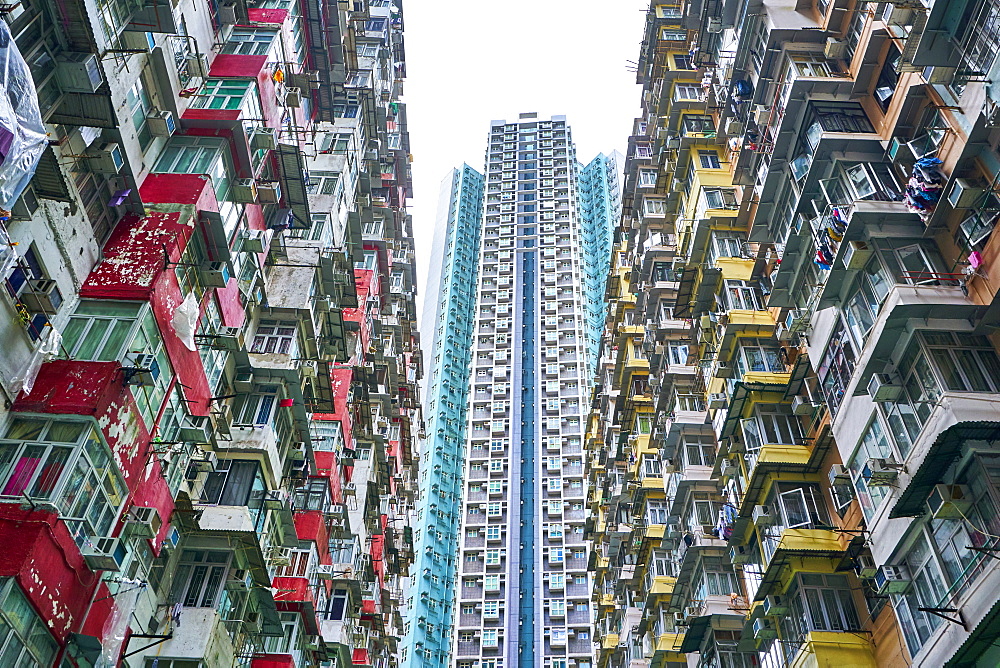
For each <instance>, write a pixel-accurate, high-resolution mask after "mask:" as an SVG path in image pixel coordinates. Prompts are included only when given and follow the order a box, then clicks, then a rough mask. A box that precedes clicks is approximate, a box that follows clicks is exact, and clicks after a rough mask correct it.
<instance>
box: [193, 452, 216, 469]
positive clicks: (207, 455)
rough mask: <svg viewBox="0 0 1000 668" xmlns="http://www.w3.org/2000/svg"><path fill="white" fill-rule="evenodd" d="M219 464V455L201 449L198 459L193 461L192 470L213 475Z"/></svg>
mask: <svg viewBox="0 0 1000 668" xmlns="http://www.w3.org/2000/svg"><path fill="white" fill-rule="evenodd" d="M218 464H219V455H217V454H216V453H215V452H213V451H212V450H201V449H199V452H198V457H197V458H195V459H192V460H191V465H190V468H191V469H192V470H194V471H195V472H196V473H212V472H213V471H215V467H216V466H218Z"/></svg>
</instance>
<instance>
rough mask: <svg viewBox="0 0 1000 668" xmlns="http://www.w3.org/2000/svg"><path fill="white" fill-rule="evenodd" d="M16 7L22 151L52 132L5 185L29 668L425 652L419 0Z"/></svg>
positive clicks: (10, 450)
mask: <svg viewBox="0 0 1000 668" xmlns="http://www.w3.org/2000/svg"><path fill="white" fill-rule="evenodd" d="M2 15H3V20H4V24H3V27H9V32H10V33H11V36H10V39H7V40H3V41H4V46H3V50H4V57H5V59H6V60H5V62H8V63H13V65H12V66H11V67H9V68H8V70H7V71H8V72H9V73H16V72H17V67H16V63H17V57H18V54H20V55H22V56H23V58H24V61H26V63H27V66H26V69H25V70H24V72H26V74H25V75H24V76H20V77H18V76H16V75H15V74H11V75H10V76H9V77H7V78H6V79H5V80H4V85H5V86H6V88H7V91H6V92H7V95H6V96H4V98H5V100H11V101H16V104H17V105H18V109H19V113H20V112H21V111H22V107H23V115H22V118H23V119H24V121H23V127H17V126H11V127H7V126H5V132H7V131H9V132H10V133H13V134H14V139H13V142H15V143H13V144H12V145H13V146H19V144H17V143H16V142H24V144H23V145H24V146H29V148H30V147H31V146H37V145H38V142H36V143H35V144H30V140H32V136H31V134H30V131H32V130H33V129H34V128H36V126H37V127H44V131H47V132H48V133H49V134H48V137H45V136H44V135H40V137H41V144H40V151H38V157H37V162H36V163H35V164H33V165H26V164H25V162H26V160H21V159H20V156H19V159H18V160H14V158H13V157H12V156H7V158H8V159H7V160H5V164H4V165H3V166H2V168H0V194H2V196H3V198H4V199H5V201H4V203H3V206H4V208H5V209H9V215H6V211H5V215H4V216H3V217H2V218H0V242H2V244H0V275H2V278H3V281H4V287H5V290H4V291H3V292H4V294H3V295H2V297H0V332H2V334H0V335H2V337H3V340H4V346H3V348H4V352H3V354H2V355H0V388H2V390H3V392H4V397H5V401H4V407H3V409H2V410H0V436H2V439H3V440H0V449H2V452H3V456H2V457H0V461H2V462H3V463H2V464H0V535H2V544H3V545H4V555H3V558H2V559H0V619H2V620H3V621H2V623H0V629H2V630H0V656H2V657H3V658H2V659H0V663H3V664H4V665H11V666H14V665H18V666H21V665H24V666H42V667H48V666H56V665H58V666H75V667H79V668H82V667H89V666H95V665H101V666H129V667H130V668H138V667H140V666H142V667H149V666H156V667H157V668H202V667H208V666H212V667H216V666H221V667H228V666H240V667H252V668H278V667H292V666H296V667H299V666H320V665H323V666H346V665H362V666H372V667H381V668H389V667H391V666H394V665H396V664H397V662H398V661H397V657H398V648H397V642H398V640H399V638H400V637H401V635H402V619H401V616H400V614H399V605H400V603H401V578H403V577H405V576H406V575H407V574H408V568H409V563H410V562H411V561H412V558H413V553H412V536H411V530H410V527H409V524H410V523H411V519H410V518H411V517H412V512H411V511H412V508H413V500H414V497H415V494H416V484H415V483H416V479H415V471H414V466H415V460H414V456H413V455H414V450H415V440H416V439H417V438H418V434H419V432H420V430H421V427H422V418H421V408H420V402H419V387H418V382H419V380H420V377H421V374H422V367H423V360H422V356H421V352H420V345H419V343H420V342H419V336H418V333H417V331H416V311H415V309H416V307H415V304H414V293H415V289H414V285H415V280H416V279H415V276H414V271H413V261H414V260H413V250H412V248H413V239H412V230H411V221H410V217H409V215H408V214H407V212H406V207H405V201H406V198H407V194H408V192H409V190H410V187H411V184H410V174H409V157H408V148H409V146H408V144H409V140H408V132H407V125H406V107H405V105H404V104H402V103H401V102H400V101H399V95H400V93H401V88H402V82H403V78H404V77H405V61H404V58H403V50H402V29H403V14H402V10H401V4H400V3H399V2H398V0H397V1H395V2H393V3H390V2H388V0H362V1H359V2H353V3H350V5H348V4H345V3H336V2H333V3H327V2H299V1H298V0H274V1H270V0H268V1H267V2H249V3H247V2H244V1H243V0H230V1H227V2H222V3H205V2H202V1H201V0H181V1H180V2H175V3H162V2H153V3H146V4H142V3H121V2H100V3H96V4H95V3H89V4H88V3H82V2H72V1H71V2H44V1H43V2H32V3H30V4H24V3H22V4H19V5H17V6H13V5H12V6H9V7H6V8H5V9H3V10H2ZM32 80H33V81H32ZM32 83H33V85H32ZM33 107H37V110H35V109H33ZM5 118H7V116H5ZM5 123H6V121H5ZM41 123H45V125H44V126H42V125H41ZM36 138H37V137H36ZM22 155H24V156H27V155H35V154H32V153H31V152H30V151H28V150H25V151H24V153H23V154H22ZM28 167H30V169H27V168H28ZM20 168H25V169H27V174H26V175H24V174H21V173H19V172H16V171H15V170H16V169H20ZM12 174H15V175H16V178H15V177H14V176H12Z"/></svg>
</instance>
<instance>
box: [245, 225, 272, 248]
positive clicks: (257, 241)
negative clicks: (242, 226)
mask: <svg viewBox="0 0 1000 668" xmlns="http://www.w3.org/2000/svg"><path fill="white" fill-rule="evenodd" d="M270 245H271V230H244V232H243V241H242V242H241V243H240V251H241V252H243V253H264V252H266V251H267V249H268V247H269V246H270Z"/></svg>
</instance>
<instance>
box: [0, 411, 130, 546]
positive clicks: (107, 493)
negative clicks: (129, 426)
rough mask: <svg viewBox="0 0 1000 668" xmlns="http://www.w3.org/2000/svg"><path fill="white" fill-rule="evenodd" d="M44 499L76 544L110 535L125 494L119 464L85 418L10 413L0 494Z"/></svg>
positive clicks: (0, 448)
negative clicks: (64, 523)
mask: <svg viewBox="0 0 1000 668" xmlns="http://www.w3.org/2000/svg"><path fill="white" fill-rule="evenodd" d="M25 495H27V496H29V497H31V498H32V499H36V500H40V501H47V502H49V503H52V504H53V505H55V506H56V507H57V508H58V509H59V512H60V514H61V515H62V516H63V517H66V518H71V519H68V520H67V524H68V526H69V527H70V530H71V532H72V533H73V534H74V536H75V537H76V539H77V543H79V544H81V545H82V544H84V542H85V541H86V540H87V539H93V538H99V537H103V536H110V535H111V529H112V527H113V526H114V522H115V520H116V518H117V517H118V512H119V510H120V509H121V506H122V503H123V501H124V496H125V484H124V481H123V480H122V478H121V476H120V475H119V473H118V465H117V464H115V462H114V460H113V459H112V458H111V453H110V450H109V449H108V447H107V445H105V444H104V441H103V440H102V439H101V436H100V433H99V432H98V430H97V429H96V428H95V427H94V426H93V425H92V424H91V423H89V422H83V421H79V422H76V421H64V420H45V419H40V418H28V417H15V418H13V419H12V420H11V421H10V426H8V428H7V433H6V435H5V438H4V440H2V441H0V496H5V497H18V498H22V497H24V496H25Z"/></svg>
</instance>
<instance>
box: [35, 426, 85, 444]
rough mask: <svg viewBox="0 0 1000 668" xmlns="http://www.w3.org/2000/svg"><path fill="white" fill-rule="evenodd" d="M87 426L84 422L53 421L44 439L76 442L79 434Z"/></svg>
mask: <svg viewBox="0 0 1000 668" xmlns="http://www.w3.org/2000/svg"><path fill="white" fill-rule="evenodd" d="M86 428H87V424H86V423H85V422H53V423H52V424H51V425H50V426H49V431H48V432H47V433H46V434H45V440H46V441H57V442H59V443H76V442H77V440H79V438H80V434H82V433H83V430H84V429H86Z"/></svg>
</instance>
